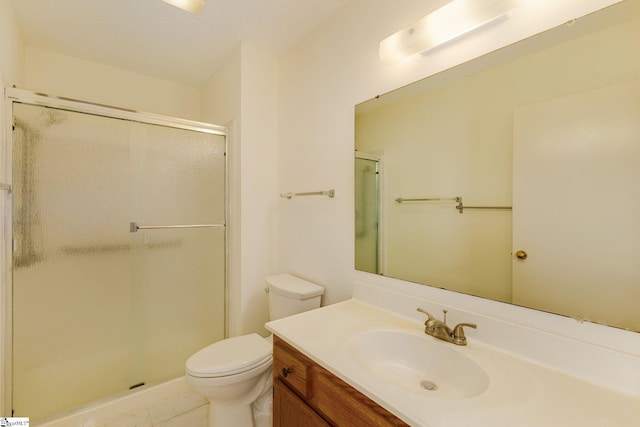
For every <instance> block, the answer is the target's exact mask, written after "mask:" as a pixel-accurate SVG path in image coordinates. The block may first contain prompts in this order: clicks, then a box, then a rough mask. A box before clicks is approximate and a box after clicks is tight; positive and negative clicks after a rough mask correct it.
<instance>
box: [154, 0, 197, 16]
mask: <svg viewBox="0 0 640 427" xmlns="http://www.w3.org/2000/svg"><path fill="white" fill-rule="evenodd" d="M162 1H164V2H165V3H169V4H170V5H173V6H175V7H179V8H180V9H182V10H186V11H187V12H191V13H193V14H194V15H197V14H198V13H200V11H201V10H202V8H203V7H204V3H205V1H206V0H162Z"/></svg>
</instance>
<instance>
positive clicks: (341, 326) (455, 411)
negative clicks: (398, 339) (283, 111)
mask: <svg viewBox="0 0 640 427" xmlns="http://www.w3.org/2000/svg"><path fill="white" fill-rule="evenodd" d="M266 327H267V329H268V330H269V331H271V332H273V333H274V334H276V335H278V336H279V337H281V338H282V339H284V340H285V341H287V342H288V343H289V344H291V345H292V346H293V347H295V348H296V349H298V350H299V351H301V352H302V353H303V354H305V355H306V356H308V357H309V358H311V359H312V360H314V361H315V362H316V363H318V364H320V365H321V366H323V367H324V368H326V369H328V370H329V371H331V372H332V373H334V374H335V375H337V376H339V377H340V378H342V379H343V380H344V381H346V382H347V383H349V384H350V385H351V386H353V387H354V388H356V389H357V390H359V391H361V392H362V393H364V394H365V395H367V396H368V397H369V398H371V399H372V400H374V401H375V402H377V403H378V404H379V405H381V406H382V407H384V408H385V409H387V410H389V411H390V412H392V413H393V414H395V415H396V416H397V417H398V418H400V419H402V420H403V421H405V422H406V423H408V424H410V425H412V426H425V427H465V426H469V427H471V426H473V427H484V426H486V427H489V426H491V427H501V426H504V427H507V426H508V427H513V426H518V427H541V426H544V427H552V426H558V427H560V426H562V427H571V426H580V427H588V426H592V427H605V426H611V427H614V426H615V427H624V426H629V427H631V426H640V398H638V397H636V396H633V395H628V394H624V393H621V392H618V391H615V390H611V389H608V388H605V387H602V386H599V385H597V384H593V383H590V382H587V381H584V380H582V379H580V378H577V377H574V376H571V375H567V374H565V373H563V372H561V371H558V370H555V369H551V368H549V367H546V366H543V365H540V364H537V363H535V362H534V361H531V360H526V359H524V358H521V357H518V356H516V355H512V354H509V353H507V352H505V351H502V350H500V349H498V348H495V347H492V346H488V345H485V344H483V343H481V342H478V341H477V340H474V339H473V338H471V334H468V335H467V336H468V345H467V346H456V345H453V344H450V343H446V342H444V341H440V340H437V339H435V338H433V337H430V336H427V335H425V334H424V332H423V330H424V326H423V323H421V322H419V321H416V320H413V319H410V318H408V317H404V316H401V315H398V314H396V313H394V312H391V311H387V310H385V309H382V308H378V307H375V306H372V305H369V304H367V303H363V302H360V301H358V300H349V301H345V302H341V303H338V304H334V305H330V306H326V307H323V308H320V309H317V310H313V311H309V312H306V313H301V314H298V315H295V316H292V317H288V318H284V319H280V320H276V321H272V322H269V323H267V324H266ZM478 327H479V328H480V327H482V325H478ZM369 331H396V332H401V333H405V334H415V335H418V336H421V337H423V338H424V339H425V340H435V342H436V343H437V344H438V345H443V346H449V347H450V348H451V349H453V350H454V351H456V352H460V353H461V354H463V355H465V356H467V357H468V358H470V359H471V360H473V361H474V362H475V363H476V364H477V365H479V366H480V367H481V368H482V370H484V372H485V373H486V374H487V376H488V377H489V385H488V387H487V388H486V390H485V391H483V392H482V393H480V394H478V395H476V396H474V397H469V398H463V399H443V398H433V397H428V393H429V392H428V391H426V390H425V391H424V393H422V392H413V391H407V390H406V389H404V388H402V387H400V386H397V385H395V384H393V381H385V380H382V379H380V378H379V377H378V376H376V375H372V373H371V371H368V370H367V368H366V367H364V366H363V365H362V363H359V362H358V361H357V359H356V358H354V357H353V355H352V350H351V343H352V342H353V340H354V338H355V337H357V336H359V335H361V334H363V333H366V332H369ZM576 363H580V360H576Z"/></svg>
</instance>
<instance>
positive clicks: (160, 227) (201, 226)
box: [129, 222, 226, 233]
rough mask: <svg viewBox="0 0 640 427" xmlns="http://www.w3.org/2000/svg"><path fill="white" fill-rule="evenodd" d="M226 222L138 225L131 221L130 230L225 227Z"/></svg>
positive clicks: (133, 231)
mask: <svg viewBox="0 0 640 427" xmlns="http://www.w3.org/2000/svg"><path fill="white" fill-rule="evenodd" d="M225 226H226V224H225V223H224V222H221V223H219V224H186V225H138V223H137V222H131V223H129V232H131V233H136V232H137V231H138V230H160V229H165V228H225Z"/></svg>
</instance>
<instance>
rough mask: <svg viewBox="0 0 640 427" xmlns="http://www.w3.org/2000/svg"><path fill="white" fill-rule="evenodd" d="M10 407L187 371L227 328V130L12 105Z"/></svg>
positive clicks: (79, 396)
mask: <svg viewBox="0 0 640 427" xmlns="http://www.w3.org/2000/svg"><path fill="white" fill-rule="evenodd" d="M13 117H14V131H13V138H12V150H13V171H12V175H13V187H12V206H13V207H12V217H13V242H14V244H13V273H12V281H13V283H12V297H13V304H12V308H13V310H12V313H13V319H12V327H13V331H12V336H13V344H12V352H13V355H12V356H13V357H12V405H13V410H14V411H15V412H14V413H15V416H26V417H31V419H32V420H38V419H41V418H43V417H47V416H51V415H53V414H57V413H60V412H63V411H66V410H69V409H72V408H74V407H77V406H80V405H83V404H86V403H88V402H91V401H94V400H97V399H101V398H104V397H107V396H109V395H112V394H115V393H120V392H123V391H126V390H128V389H130V388H135V387H138V386H140V385H142V384H149V383H153V382H158V381H162V380H166V379H170V378H175V377H177V376H180V375H182V374H183V373H184V362H185V361H186V359H187V358H188V357H189V356H190V355H191V354H192V353H194V352H195V351H197V350H198V349H200V348H202V347H204V346H206V345H207V344H210V343H212V342H215V341H217V340H220V339H222V338H224V333H225V276H226V274H225V228H224V223H225V164H226V162H225V146H226V142H225V136H224V135H223V134H212V133H207V132H200V131H196V130H185V129H179V128H174V127H169V126H164V125H159V124H150V123H143V122H140V121H131V120H123V119H114V118H110V117H105V116H101V115H95V114H86V113H80V112H74V111H68V110H63V109H56V108H51V107H44V106H39V105H31V104H21V103H15V102H14V103H13Z"/></svg>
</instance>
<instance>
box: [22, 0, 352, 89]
mask: <svg viewBox="0 0 640 427" xmlns="http://www.w3.org/2000/svg"><path fill="white" fill-rule="evenodd" d="M347 1H348V0H207V4H206V5H205V7H204V9H203V10H202V12H201V13H200V14H199V15H192V14H190V13H187V12H184V11H182V10H180V9H177V8H175V7H174V6H171V5H169V4H167V3H165V2H163V1H161V0H10V2H11V4H12V6H13V8H14V11H15V15H16V19H17V21H18V25H19V26H20V29H21V31H22V35H23V38H24V42H25V43H26V44H27V45H31V46H35V47H40V48H44V49H50V50H54V51H57V52H60V53H65V54H69V55H73V56H76V57H80V58H83V59H88V60H92V61H96V62H100V63H103V64H107V65H112V66H115V67H120V68H126V69H128V70H132V71H136V72H139V73H143V74H146V75H150V76H154V77H158V78H163V79H168V80H172V81H175V82H179V83H183V84H186V85H190V86H195V87H198V86H200V85H202V84H203V83H204V82H206V81H207V79H208V78H209V77H210V76H211V74H212V73H213V72H214V71H215V69H216V68H217V67H218V66H219V65H220V64H221V63H222V62H223V61H224V60H225V59H226V58H227V56H228V55H229V54H230V53H231V52H233V50H234V49H235V48H236V47H237V46H238V45H239V43H241V42H246V43H248V44H251V45H253V46H255V47H257V48H260V49H263V50H265V51H267V52H271V53H273V54H276V55H277V54H280V53H282V52H284V51H285V50H286V49H287V48H289V47H291V46H292V45H293V44H294V43H295V42H296V41H297V40H299V39H300V38H301V37H303V36H304V35H305V34H307V33H308V32H309V31H311V30H312V29H313V28H314V27H316V26H317V25H318V24H319V23H320V22H322V21H323V20H324V19H325V18H327V17H328V16H329V15H331V14H332V13H333V12H335V11H336V10H337V9H338V8H340V7H341V6H342V5H344V4H345V3H346V2H347Z"/></svg>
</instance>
